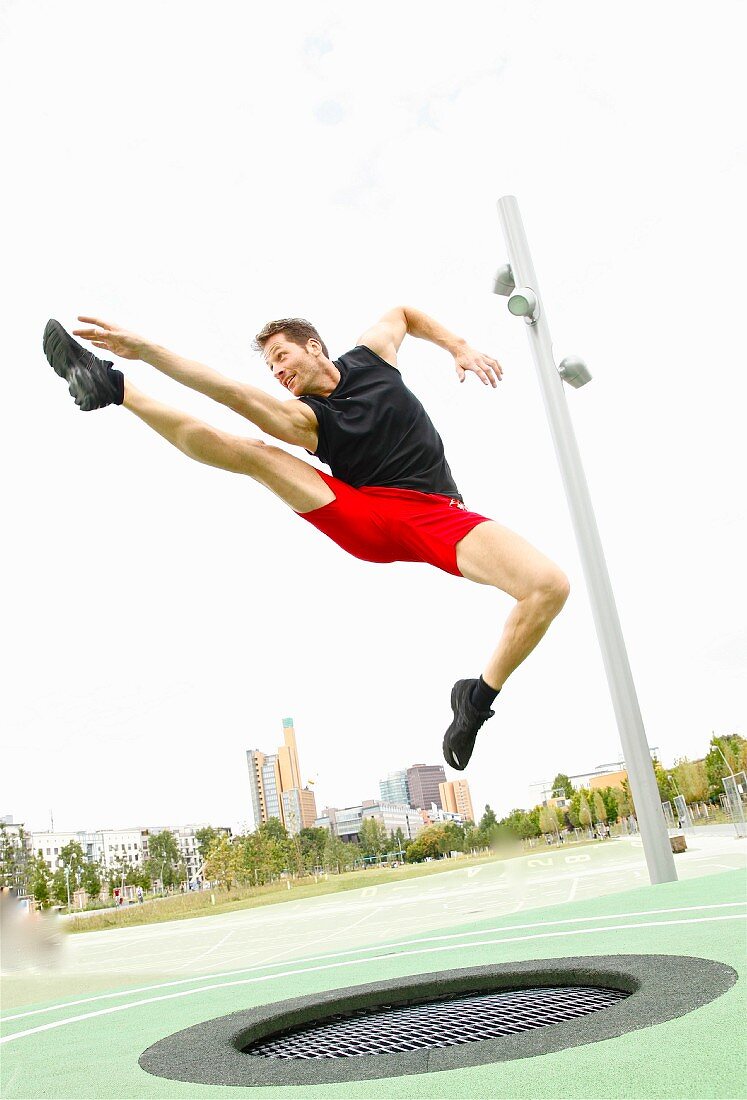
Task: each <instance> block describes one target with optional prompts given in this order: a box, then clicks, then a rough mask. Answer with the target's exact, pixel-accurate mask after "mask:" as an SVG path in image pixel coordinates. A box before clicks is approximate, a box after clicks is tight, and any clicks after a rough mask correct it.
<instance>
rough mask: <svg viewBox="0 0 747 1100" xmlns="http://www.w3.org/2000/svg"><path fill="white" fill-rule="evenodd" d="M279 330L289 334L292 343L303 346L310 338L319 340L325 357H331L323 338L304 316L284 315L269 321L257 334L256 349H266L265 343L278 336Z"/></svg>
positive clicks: (286, 334) (255, 339)
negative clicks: (278, 319) (277, 319)
mask: <svg viewBox="0 0 747 1100" xmlns="http://www.w3.org/2000/svg"><path fill="white" fill-rule="evenodd" d="M279 332H282V333H283V335H284V336H287V338H288V339H289V340H290V341H291V343H293V344H298V345H299V347H302V348H304V347H306V344H307V343H308V341H309V340H318V341H319V343H320V344H321V345H322V351H323V352H324V355H325V357H326V358H327V359H329V352H328V351H327V345H326V344H325V343H324V340H322V338H321V336H320V335H319V333H318V332H317V331H316V329H315V328H314V326H313V325H312V324H311V322H310V321H304V319H303V317H283V318H282V319H281V320H280V321H268V322H267V324H266V325H265V326H264V328H263V329H262V331H261V332H258V333H257V335H256V336H255V338H254V345H253V346H254V349H255V350H256V351H259V352H261V351H264V347H265V344H266V343H267V341H268V340H269V339H270V337H271V336H276V335H277V334H278V333H279Z"/></svg>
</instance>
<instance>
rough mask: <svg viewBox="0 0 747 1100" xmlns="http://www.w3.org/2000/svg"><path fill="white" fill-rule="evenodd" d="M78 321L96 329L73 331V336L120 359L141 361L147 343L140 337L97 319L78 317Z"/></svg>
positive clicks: (77, 329)
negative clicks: (88, 341)
mask: <svg viewBox="0 0 747 1100" xmlns="http://www.w3.org/2000/svg"><path fill="white" fill-rule="evenodd" d="M78 320H79V321H84V322H85V323H86V324H89V325H97V326H98V327H97V328H76V329H73V336H82V337H83V339H84V340H90V341H91V343H92V344H93V346H94V347H95V348H103V350H104V351H111V352H113V354H114V355H119V356H121V358H122V359H142V357H143V352H144V351H145V348H146V346H147V341H146V340H144V339H143V337H142V336H136V335H135V333H134V332H125V331H124V330H123V329H121V328H119V326H118V325H111V324H109V323H108V322H107V321H100V320H99V319H98V318H97V317H79V318H78Z"/></svg>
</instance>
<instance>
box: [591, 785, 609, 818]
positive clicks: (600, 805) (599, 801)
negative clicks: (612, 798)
mask: <svg viewBox="0 0 747 1100" xmlns="http://www.w3.org/2000/svg"><path fill="white" fill-rule="evenodd" d="M594 820H595V821H606V820H607V807H606V806H605V804H604V799H603V798H602V792H601V791H594Z"/></svg>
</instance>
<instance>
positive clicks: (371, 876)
mask: <svg viewBox="0 0 747 1100" xmlns="http://www.w3.org/2000/svg"><path fill="white" fill-rule="evenodd" d="M599 843H605V842H604V841H598V840H582V841H578V842H576V843H573V842H571V843H567V844H565V845H564V850H566V849H570V848H576V847H581V846H584V845H587V844H599ZM543 848H544V845H543ZM530 851H531V850H530ZM527 854H529V853H528V852H527V851H525V850H524V849H523V848H517V849H515V850H514V849H512V850H511V851H510V852H500V853H497V852H489V853H481V854H480V855H476V856H466V855H465V856H461V857H460V858H458V859H439V860H434V861H433V862H432V863H414V864H403V865H402V866H400V867H372V868H369V869H367V870H365V871H345V872H344V873H343V874H340V875H330V876H329V877H328V878H319V879H318V880H317V881H315V880H314V878H313V876H312V877H310V878H304V879H293V880H290V879H284V880H282V881H280V882H273V883H271V884H269V885H267V886H243V887H241V886H240V887H236V888H234V889H232V890H219V889H215V890H212V891H210V890H201V891H199V892H195V893H190V894H178V895H175V896H174V897H166V898H156V899H153V900H151V901H145V902H143V904H142V905H137V904H134V905H132V904H131V905H127V906H125V907H124V908H121V909H107V910H106V911H104V912H101V913H94V914H93V916H90V917H89V916H87V917H72V918H71V919H70V920H69V921H67V922H66V923H67V930H68V931H70V932H101V931H103V930H105V929H107V928H128V927H132V926H134V925H138V924H156V923H160V922H161V921H170V920H189V919H191V918H193V917H207V916H219V915H224V914H226V913H233V912H235V911H236V910H238V909H256V908H259V907H260V906H264V905H279V904H282V903H283V902H286V901H300V900H301V899H303V898H314V897H320V896H322V895H324V894H341V893H344V892H345V891H346V890H360V889H363V888H364V887H366V886H377V885H379V884H380V883H390V882H402V881H403V880H407V879H418V878H427V877H429V876H430V875H438V874H443V873H444V872H445V871H455V870H457V869H458V868H460V867H475V866H478V865H479V864H481V863H493V862H495V861H496V860H502V859H506V858H511V857H513V856H521V855H527ZM289 883H290V887H289V885H288V884H289ZM213 898H214V899H215V901H214V902H213V900H212V899H213Z"/></svg>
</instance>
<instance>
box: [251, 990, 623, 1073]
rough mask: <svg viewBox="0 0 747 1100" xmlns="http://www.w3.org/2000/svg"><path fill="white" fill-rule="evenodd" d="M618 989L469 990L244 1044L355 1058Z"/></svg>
mask: <svg viewBox="0 0 747 1100" xmlns="http://www.w3.org/2000/svg"><path fill="white" fill-rule="evenodd" d="M627 996H629V994H628V993H625V992H623V991H621V990H618V989H598V988H595V987H590V986H581V987H579V986H565V987H563V988H552V989H551V988H542V989H518V990H509V991H506V990H502V991H500V992H498V993H471V994H467V995H463V994H462V995H458V996H452V997H448V998H441V999H440V1000H438V1001H428V1002H426V1003H421V1004H410V1005H402V1004H400V1005H386V1004H384V1005H377V1006H376V1007H375V1008H364V1009H358V1010H356V1011H353V1012H348V1013H345V1014H344V1015H338V1016H328V1017H326V1018H325V1019H324V1020H321V1021H319V1022H318V1023H311V1024H305V1025H304V1026H303V1027H300V1028H296V1029H289V1030H287V1031H284V1032H276V1033H275V1034H274V1035H270V1036H268V1037H266V1038H265V1039H260V1040H257V1041H256V1042H254V1043H250V1044H249V1045H248V1046H246V1047H244V1053H245V1054H252V1055H255V1056H257V1057H262V1058H355V1057H359V1056H361V1055H365V1054H369V1055H370V1054H398V1053H401V1052H404V1051H412V1050H423V1049H426V1048H433V1047H447V1046H458V1045H461V1044H462V1043H476V1042H479V1041H480V1040H482V1039H496V1038H499V1037H500V1036H502V1035H513V1034H515V1033H516V1032H519V1031H530V1030H531V1029H532V1028H538V1027H547V1026H548V1025H550V1024H557V1023H561V1022H562V1021H564V1020H575V1019H577V1018H578V1017H579V1016H586V1015H588V1014H589V1013H591V1012H600V1011H601V1010H602V1009H605V1008H610V1007H611V1006H612V1005H614V1004H616V1003H617V1002H618V1001H619V1000H621V999H622V998H623V997H627Z"/></svg>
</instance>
